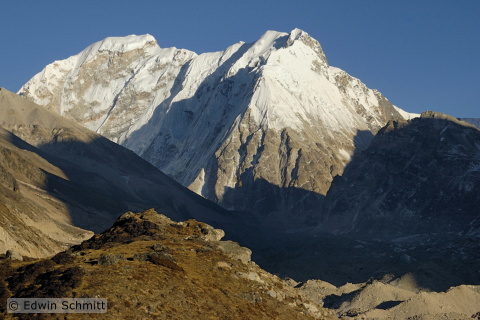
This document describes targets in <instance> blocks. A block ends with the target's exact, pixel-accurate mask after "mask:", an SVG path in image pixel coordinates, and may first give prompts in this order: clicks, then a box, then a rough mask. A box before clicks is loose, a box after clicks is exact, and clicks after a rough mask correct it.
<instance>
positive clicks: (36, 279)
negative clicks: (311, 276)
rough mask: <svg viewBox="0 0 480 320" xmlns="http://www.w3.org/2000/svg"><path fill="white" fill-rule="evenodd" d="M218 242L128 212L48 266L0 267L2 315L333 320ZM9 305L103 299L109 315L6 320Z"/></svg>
mask: <svg viewBox="0 0 480 320" xmlns="http://www.w3.org/2000/svg"><path fill="white" fill-rule="evenodd" d="M223 236H224V232H223V230H220V229H214V228H213V227H211V226H209V225H207V224H205V223H201V222H198V221H196V220H193V219H192V220H188V221H184V222H174V221H172V220H170V219H169V218H167V217H166V216H165V215H162V214H158V213H157V212H155V211H154V210H153V209H150V210H147V211H145V212H143V213H132V212H127V213H125V214H123V215H122V216H121V217H120V218H119V219H118V220H117V221H116V222H115V224H114V225H113V226H112V227H111V228H110V229H108V230H106V231H105V232H103V233H102V234H98V235H95V236H93V237H92V238H90V239H89V240H86V241H84V242H83V243H81V244H80V245H77V246H74V247H72V248H70V249H69V250H67V251H65V252H61V253H59V254H57V255H55V256H54V257H52V258H50V259H38V260H32V259H25V261H14V260H10V259H8V260H7V259H6V258H5V259H1V260H0V272H1V276H0V309H1V313H2V314H3V317H5V318H6V319H17V318H18V319H64V316H66V318H67V319H84V318H85V316H88V317H89V318H92V319H336V317H335V315H334V313H333V312H332V311H329V310H327V309H324V308H322V307H320V305H319V304H317V303H315V302H313V301H312V300H309V299H308V298H307V297H305V296H304V295H302V294H301V293H300V291H299V290H298V289H297V288H294V287H293V286H292V283H294V282H293V281H292V282H288V281H285V280H282V279H280V278H279V277H277V276H275V275H272V274H270V273H268V272H266V271H264V270H263V269H261V268H260V267H259V266H258V265H256V264H255V263H254V262H253V261H251V260H250V256H251V251H250V249H247V248H244V247H241V246H240V245H238V244H237V243H236V242H232V241H221V238H222V237H223ZM10 297H15V298H27V297H37V298H40V297H43V298H55V297H58V298H106V299H107V301H108V312H107V313H104V314H88V315H86V314H67V315H66V314H38V315H37V314H10V313H6V305H7V304H6V302H7V299H8V298H10Z"/></svg>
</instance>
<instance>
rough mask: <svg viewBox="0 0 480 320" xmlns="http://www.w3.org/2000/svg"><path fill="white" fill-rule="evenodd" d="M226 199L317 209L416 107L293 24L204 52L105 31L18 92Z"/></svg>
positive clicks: (280, 215)
mask: <svg viewBox="0 0 480 320" xmlns="http://www.w3.org/2000/svg"><path fill="white" fill-rule="evenodd" d="M19 93H20V94H21V95H23V96H24V97H26V98H28V99H29V100H32V101H34V102H36V103H38V104H40V105H43V106H45V107H47V108H48V109H50V110H53V111H55V112H57V113H59V114H61V115H64V116H66V117H68V118H70V119H72V120H74V121H75V122H77V123H79V124H81V125H83V126H85V127H87V128H89V129H91V130H93V131H95V132H97V133H99V134H102V135H103V136H105V137H107V138H108V139H110V140H112V141H115V142H118V143H120V144H121V145H123V146H125V147H127V148H129V149H131V150H133V151H134V152H136V153H137V154H138V155H140V156H142V157H143V158H144V159H146V160H147V161H149V162H150V163H152V164H153V165H154V166H156V167H157V168H159V169H160V170H162V171H163V172H165V173H166V174H168V175H169V176H171V177H172V178H174V179H175V180H176V181H178V182H180V183H181V184H182V185H184V186H187V187H189V188H190V189H191V190H193V191H195V192H196V193H198V194H200V195H202V196H204V197H205V198H207V199H210V200H213V201H215V202H217V203H219V204H221V205H223V206H224V207H225V208H229V209H235V210H240V211H250V212H256V213H260V214H261V215H262V216H263V217H266V216H270V217H274V218H273V219H278V220H280V221H284V222H285V223H287V224H290V223H292V221H293V220H295V219H294V218H295V217H297V218H299V219H300V220H302V219H304V218H305V216H308V215H309V214H314V212H315V209H314V208H316V207H318V206H319V205H320V204H321V202H322V200H323V197H324V195H325V194H326V192H327V191H328V189H329V188H330V185H331V182H332V180H333V178H334V177H335V176H337V175H341V174H342V172H343V169H344V166H345V165H346V164H347V163H348V162H349V161H350V157H351V155H352V154H353V153H354V150H355V149H356V148H360V149H361V148H364V147H365V146H366V145H368V142H369V141H370V139H371V137H372V136H373V134H375V133H376V132H377V131H378V130H379V129H380V128H381V127H383V126H384V125H385V124H386V123H387V121H388V120H390V119H395V120H404V119H408V118H411V117H412V116H413V115H411V114H408V113H406V112H404V111H402V110H400V109H398V108H396V107H395V106H393V105H392V104H391V103H390V102H389V101H388V100H387V99H386V98H385V97H384V96H383V95H381V94H380V93H379V92H378V91H376V90H371V89H369V88H367V87H366V86H365V85H364V84H363V83H362V82H361V81H360V80H358V79H356V78H354V77H352V76H350V75H348V74H347V73H346V72H345V71H342V70H340V69H338V68H335V67H332V66H330V65H329V64H328V62H327V59H326V57H325V54H324V52H323V50H322V48H321V46H320V44H319V43H318V41H316V40H315V39H313V38H312V37H310V36H309V35H308V34H307V33H306V32H304V31H302V30H299V29H295V30H293V31H292V32H290V33H282V32H275V31H268V32H266V33H265V34H264V35H263V36H262V37H261V38H260V39H259V40H257V41H256V42H254V43H249V44H247V43H244V42H239V43H237V44H234V45H232V46H230V47H229V48H227V49H226V50H225V51H220V52H213V53H205V54H201V55H197V54H195V53H193V52H191V51H188V50H183V49H176V48H167V49H164V48H160V47H159V46H158V44H157V42H156V41H155V39H154V38H153V37H152V36H150V35H144V36H128V37H124V38H107V39H105V40H103V41H100V42H98V43H95V44H93V45H91V46H90V47H88V48H86V49H85V50H84V51H82V52H81V53H79V54H78V55H75V56H72V57H70V58H68V59H66V60H61V61H56V62H54V63H52V64H50V65H48V66H47V67H46V68H45V69H44V70H43V71H42V72H40V73H39V74H37V75H36V76H34V77H33V78H32V79H31V80H30V81H28V83H26V84H25V85H24V86H23V88H22V89H21V90H20V91H19Z"/></svg>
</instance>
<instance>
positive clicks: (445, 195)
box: [321, 112, 480, 239]
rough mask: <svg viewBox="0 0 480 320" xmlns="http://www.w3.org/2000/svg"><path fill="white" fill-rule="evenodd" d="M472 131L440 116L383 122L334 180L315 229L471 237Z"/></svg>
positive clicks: (475, 135) (477, 138)
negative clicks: (369, 140)
mask: <svg viewBox="0 0 480 320" xmlns="http://www.w3.org/2000/svg"><path fill="white" fill-rule="evenodd" d="M479 207H480V131H479V130H478V129H477V128H475V127H474V126H473V125H471V124H468V123H466V122H462V121H458V120H457V119H455V118H453V117H450V116H448V115H445V114H440V113H435V112H424V113H422V115H421V117H420V118H415V119H413V120H410V121H400V122H396V121H390V122H389V123H388V125H387V126H385V127H384V128H383V129H382V130H380V132H379V133H378V134H377V136H375V138H374V139H373V140H372V142H371V144H370V145H369V147H368V148H367V149H366V150H365V151H363V152H358V153H357V154H355V155H354V157H352V161H351V162H350V163H349V164H348V166H347V167H346V169H345V172H344V174H343V176H342V177H338V178H337V179H336V181H334V183H333V185H332V188H331V189H330V191H329V193H328V195H327V199H326V201H325V204H324V207H323V208H322V210H321V211H322V223H321V225H322V228H325V229H328V230H329V231H331V232H334V233H345V232H356V233H361V235H359V236H363V237H376V238H382V237H387V238H391V239H392V238H398V237H405V236H409V235H418V234H425V233H432V234H439V235H445V234H448V233H452V234H461V235H473V234H476V235H478V226H479V222H480V221H479V219H480V216H479V213H480V211H479V210H478V208H479Z"/></svg>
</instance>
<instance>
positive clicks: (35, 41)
mask: <svg viewBox="0 0 480 320" xmlns="http://www.w3.org/2000/svg"><path fill="white" fill-rule="evenodd" d="M294 28H300V29H303V30H305V31H306V32H308V33H309V34H310V35H311V36H313V37H314V38H315V39H317V40H318V41H319V42H320V43H321V45H322V47H323V49H324V51H325V53H326V55H327V59H328V61H329V63H330V65H332V66H336V67H339V68H341V69H343V70H345V71H347V72H348V73H349V74H351V75H352V76H354V77H357V78H359V79H361V80H362V81H363V82H364V83H365V84H366V85H367V86H368V87H370V88H374V89H378V90H379V91H380V92H382V93H383V94H384V95H385V96H386V97H387V98H388V99H389V100H390V101H391V102H392V103H393V104H395V105H397V106H398V107H400V108H402V109H404V110H406V111H409V112H417V113H419V112H422V111H424V110H427V109H428V110H435V111H439V112H444V113H448V114H451V115H453V116H456V117H476V118H480V103H479V101H480V1H479V0H458V1H454V0H451V1H442V0H435V1H426V0H422V1H395V0H388V1H384V0H378V1H369V0H364V1H360V0H356V1H341V0H335V1H334V0H332V1H320V0H316V1H313V0H312V1H302V0H296V1H293V0H288V1H283V0H276V1H262V0H256V1H250V0H241V1H234V0H222V1H208V0H202V1H198V0H195V1H183V0H175V1H174V0H171V1H154V0H150V1H146V0H136V1H133V0H132V1H124V0H115V1H102V0H95V1H90V0H87V1H75V2H74V1H59V0H49V1H21V0H16V1H11V0H2V1H1V3H0V41H1V47H0V86H1V87H5V88H6V89H8V90H11V91H14V92H16V91H18V90H19V89H20V87H21V86H22V85H23V84H24V83H25V82H27V81H28V80H29V79H30V78H31V77H32V76H34V75H35V74H36V73H38V72H39V71H41V70H42V69H43V68H44V67H45V66H46V65H47V64H49V63H51V62H53V61H55V60H61V59H65V58H67V57H69V56H71V55H74V54H77V53H78V52H80V51H81V50H83V49H84V48H85V47H87V46H88V45H90V44H92V43H94V42H96V41H99V40H102V39H104V38H106V37H109V36H126V35H129V34H145V33H149V34H151V35H153V36H154V37H155V38H156V39H157V42H158V43H159V45H160V46H161V47H172V46H175V47H177V48H184V49H189V50H192V51H195V52H197V53H203V52H210V51H219V50H224V49H225V48H226V47H227V46H229V45H231V44H234V43H236V42H238V41H245V42H253V41H255V40H257V39H258V38H259V37H260V36H261V35H262V34H263V33H264V32H265V31H267V30H276V31H284V32H290V31H291V30H292V29H294Z"/></svg>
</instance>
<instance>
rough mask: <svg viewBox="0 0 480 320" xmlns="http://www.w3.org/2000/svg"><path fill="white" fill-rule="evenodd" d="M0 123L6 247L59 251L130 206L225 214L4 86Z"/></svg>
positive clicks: (209, 216)
mask: <svg viewBox="0 0 480 320" xmlns="http://www.w3.org/2000/svg"><path fill="white" fill-rule="evenodd" d="M0 125H1V126H2V129H1V130H0V155H1V157H0V188H1V189H2V192H1V193H0V197H1V200H2V201H1V206H0V214H1V215H2V218H1V219H0V235H1V236H0V251H1V252H3V253H5V251H6V250H8V249H11V250H15V251H18V252H20V253H22V254H24V255H27V256H30V257H42V256H45V255H51V254H54V253H57V252H59V251H61V250H64V249H65V248H66V247H68V246H69V245H71V244H76V243H79V242H81V241H82V240H84V239H85V238H88V237H90V236H91V235H92V231H93V232H101V231H103V230H105V229H106V228H108V227H109V226H110V225H111V224H112V223H113V221H115V219H116V218H117V217H118V216H119V215H120V214H122V213H124V212H125V211H126V210H128V209H135V210H139V209H143V210H145V209H147V208H151V207H155V208H157V209H161V210H163V212H165V213H168V214H169V215H170V216H171V217H175V218H177V219H188V218H191V217H196V218H198V219H200V218H202V219H203V220H208V221H215V220H217V221H222V219H224V216H225V215H227V212H226V211H225V210H224V209H222V208H221V207H219V206H217V205H215V204H213V203H211V202H209V201H207V200H205V199H203V198H202V197H200V196H198V195H196V194H195V193H193V192H191V191H189V190H187V189H186V188H183V187H182V186H180V185H179V184H178V183H176V182H175V181H173V180H172V179H170V178H169V177H167V176H166V175H164V174H163V173H161V172H160V171H158V170H157V169H156V168H154V167H153V166H152V165H150V164H149V163H148V162H146V161H145V160H142V159H141V158H140V157H138V156H137V155H136V154H134V153H133V152H131V151H129V150H127V149H125V148H123V147H121V146H119V145H117V144H115V143H113V142H111V141H109V140H108V139H106V138H104V137H102V136H99V135H98V134H96V133H94V132H92V131H90V130H88V129H85V128H84V127H82V126H79V125H77V124H75V123H73V122H72V121H70V120H67V119H65V118H63V117H61V116H59V115H58V114H56V113H53V112H50V111H48V110H46V109H44V108H43V107H40V106H38V105H36V104H34V103H32V102H31V101H29V100H27V99H24V98H21V97H19V96H18V95H16V94H14V93H11V92H8V91H6V90H5V89H0ZM7 130H8V131H7Z"/></svg>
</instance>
